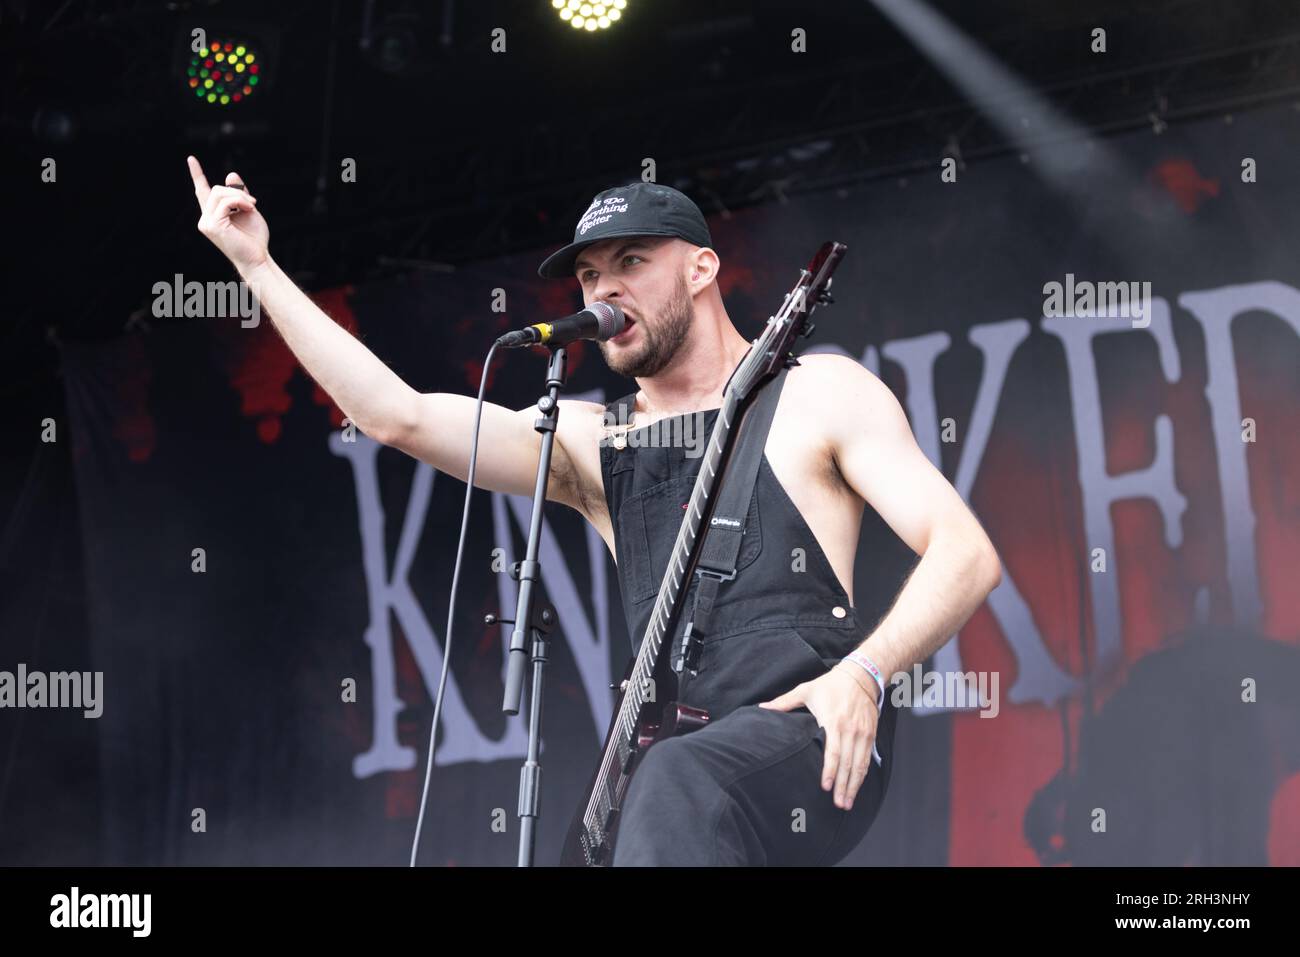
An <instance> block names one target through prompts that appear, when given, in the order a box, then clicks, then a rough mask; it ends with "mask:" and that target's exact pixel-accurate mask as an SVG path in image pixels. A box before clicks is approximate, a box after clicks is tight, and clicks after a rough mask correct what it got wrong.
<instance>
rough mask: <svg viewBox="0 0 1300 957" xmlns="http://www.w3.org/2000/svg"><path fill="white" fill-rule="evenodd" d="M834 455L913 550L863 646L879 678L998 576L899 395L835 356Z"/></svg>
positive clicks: (926, 650)
mask: <svg viewBox="0 0 1300 957" xmlns="http://www.w3.org/2000/svg"><path fill="white" fill-rule="evenodd" d="M833 360H834V362H833V365H834V375H833V379H834V382H835V392H836V395H837V396H838V398H837V403H836V406H837V408H839V409H852V410H853V411H852V412H851V413H849V414H847V415H842V416H841V418H840V419H839V420H838V422H837V425H836V428H835V430H834V432H835V438H834V454H835V459H836V463H837V465H838V466H839V469H840V472H841V474H843V475H844V478H845V480H846V481H847V482H848V483H849V485H850V486H852V487H853V489H854V490H855V491H857V493H858V494H859V495H861V496H862V498H863V499H865V500H866V501H867V502H868V503H869V504H870V505H871V506H872V507H873V508H875V510H876V511H877V512H878V513H879V514H880V517H881V518H883V519H884V520H885V522H886V523H887V524H888V525H889V527H890V528H892V529H893V530H894V531H895V532H896V533H897V534H898V536H899V538H901V539H902V540H903V541H904V542H906V543H907V545H908V546H909V547H910V548H911V549H912V550H913V551H914V552H916V553H917V554H918V555H920V556H921V560H920V562H918V563H917V565H916V567H915V568H914V569H913V570H912V574H911V576H910V577H909V578H908V580H907V582H906V584H905V585H904V586H903V589H902V591H900V592H899V594H898V597H897V598H896V599H895V602H894V605H893V607H892V608H891V609H890V611H889V613H888V614H887V615H886V616H885V617H884V619H883V620H882V621H881V622H880V624H879V625H878V626H877V627H876V629H875V631H873V632H872V633H871V634H870V635H869V636H867V639H866V641H864V642H863V644H862V645H861V650H862V651H863V652H864V653H865V654H867V655H868V656H869V657H870V658H871V659H872V661H874V662H875V663H876V665H877V666H878V667H879V668H880V670H881V671H882V672H883V673H884V675H885V679H886V681H888V680H889V678H890V677H892V676H893V675H894V674H895V673H896V672H898V671H905V670H907V669H908V668H910V667H911V666H912V665H913V664H915V663H916V662H920V661H924V660H925V659H926V658H927V657H929V656H930V655H932V654H933V653H934V652H935V651H937V650H938V649H939V648H940V647H942V646H943V644H944V642H946V641H947V640H948V638H949V637H951V636H952V635H953V634H954V633H955V632H956V631H957V630H958V629H960V628H961V626H962V625H963V624H965V622H966V621H967V619H969V618H970V616H971V615H972V614H974V612H975V609H977V608H978V607H979V606H980V604H981V603H982V602H983V601H984V599H985V598H986V597H987V596H988V593H989V592H990V591H992V590H993V589H994V588H995V587H997V584H998V582H999V581H1000V580H1001V577H1002V571H1001V562H1000V561H999V559H998V555H997V552H996V551H995V550H994V548H993V544H992V543H991V542H990V541H989V538H988V536H987V535H986V534H985V532H984V529H983V528H982V527H981V526H980V523H979V520H978V519H977V518H976V517H975V515H974V514H973V513H972V512H971V510H970V509H969V508H968V507H967V506H966V503H965V502H963V501H962V499H961V496H960V495H958V494H957V490H956V489H954V488H953V487H952V485H951V484H949V482H948V480H947V479H945V478H944V477H943V474H942V473H941V472H940V471H939V470H938V469H936V468H935V467H934V465H933V464H932V463H931V462H930V460H929V459H927V458H926V457H925V454H924V453H923V452H922V451H921V449H920V448H919V447H918V446H917V444H916V439H915V438H914V437H913V435H912V430H911V429H910V428H909V426H908V423H907V417H906V416H905V415H904V414H903V410H902V408H901V407H900V406H899V404H898V400H897V399H895V398H894V394H893V393H892V392H890V391H889V388H888V387H887V386H886V385H885V384H884V383H883V382H881V381H880V380H879V379H877V378H876V377H875V376H874V375H872V374H871V372H870V371H868V370H867V369H864V368H863V367H862V366H861V365H859V364H858V363H857V362H855V361H853V360H852V359H848V358H845V357H833Z"/></svg>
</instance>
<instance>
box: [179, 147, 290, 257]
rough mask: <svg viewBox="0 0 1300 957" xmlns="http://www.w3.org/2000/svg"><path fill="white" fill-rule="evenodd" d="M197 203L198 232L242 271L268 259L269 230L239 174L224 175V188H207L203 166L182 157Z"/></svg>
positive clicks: (193, 159) (191, 159)
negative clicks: (187, 164) (187, 167)
mask: <svg viewBox="0 0 1300 957" xmlns="http://www.w3.org/2000/svg"><path fill="white" fill-rule="evenodd" d="M185 160H186V162H187V163H189V167H190V176H191V177H192V178H193V180H194V195H195V197H196V198H197V199H198V201H199V211H200V212H201V214H202V215H200V216H199V224H198V225H199V232H201V233H202V234H203V235H204V236H207V237H208V239H210V240H212V244H213V245H214V246H216V247H217V248H218V249H220V250H221V251H222V253H224V254H225V256H226V258H227V259H229V260H230V261H231V262H232V263H233V264H234V265H235V268H236V269H238V270H240V272H243V271H245V270H247V269H252V268H254V267H256V266H260V265H261V264H262V263H264V262H266V260H267V243H268V242H269V241H270V239H271V230H270V228H269V227H268V226H267V225H266V220H265V219H263V218H262V214H261V213H259V212H258V211H257V198H256V197H254V196H253V195H252V194H251V193H249V192H248V189H247V187H246V186H245V185H244V182H243V180H241V179H240V178H239V174H238V173H228V174H227V175H226V185H225V186H209V185H208V180H207V177H206V176H204V175H203V167H202V166H200V165H199V161H198V160H197V159H195V158H194V157H193V156H187V157H185Z"/></svg>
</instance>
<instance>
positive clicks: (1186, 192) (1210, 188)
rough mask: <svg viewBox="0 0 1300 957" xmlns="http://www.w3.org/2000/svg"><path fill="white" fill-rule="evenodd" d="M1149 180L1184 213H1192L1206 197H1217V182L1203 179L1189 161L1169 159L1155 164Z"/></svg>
mask: <svg viewBox="0 0 1300 957" xmlns="http://www.w3.org/2000/svg"><path fill="white" fill-rule="evenodd" d="M1151 178H1152V179H1153V180H1155V182H1156V183H1157V184H1159V185H1160V186H1161V187H1162V188H1163V189H1164V190H1165V192H1167V193H1168V194H1169V195H1170V196H1172V197H1173V198H1174V202H1176V203H1177V204H1178V208H1179V209H1181V210H1182V211H1183V212H1184V213H1194V212H1196V210H1197V209H1198V208H1199V207H1200V205H1201V202H1202V201H1203V200H1204V198H1205V197H1207V196H1218V195H1219V181H1218V180H1217V179H1205V178H1204V177H1203V176H1201V174H1200V173H1198V172H1197V171H1196V167H1195V166H1194V165H1192V162H1191V160H1187V159H1171V160H1164V161H1163V162H1160V163H1157V164H1156V165H1155V167H1154V168H1153V169H1152V170H1151Z"/></svg>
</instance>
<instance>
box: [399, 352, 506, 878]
mask: <svg viewBox="0 0 1300 957" xmlns="http://www.w3.org/2000/svg"><path fill="white" fill-rule="evenodd" d="M498 345H500V343H499V342H494V343H493V344H492V348H491V349H489V350H488V354H487V358H486V359H485V360H484V361H483V375H482V377H481V378H480V379H479V384H478V401H477V403H476V404H475V406H474V436H473V439H472V440H471V443H470V451H469V474H468V475H467V476H466V477H465V507H464V508H463V509H462V511H461V516H460V541H459V542H457V544H456V564H455V567H454V569H453V570H452V573H451V602H450V606H449V607H448V608H447V630H446V640H445V641H444V642H443V646H442V675H441V677H439V679H438V694H437V695H436V696H435V698H434V702H433V727H432V728H430V729H429V755H428V757H427V758H426V759H425V768H424V790H423V793H421V795H420V813H419V814H418V815H417V816H416V819H415V840H414V841H413V842H412V844H411V864H410V866H411V867H415V858H416V855H417V854H418V853H419V851H420V831H421V830H422V828H423V826H424V811H425V807H426V805H427V803H428V800H429V782H430V780H431V779H432V777H433V749H434V747H435V745H436V743H437V739H438V716H439V715H440V714H441V713H442V695H443V692H444V691H445V690H446V688H447V670H448V668H449V667H450V666H451V626H452V622H453V620H454V619H455V617H456V590H457V588H458V587H459V585H460V563H461V559H462V558H463V557H464V556H465V532H466V530H467V529H468V528H469V502H470V496H471V495H472V494H473V492H474V468H475V466H476V465H477V464H478V429H479V424H480V422H481V421H482V419H483V391H484V389H485V388H486V387H487V375H488V369H489V368H491V366H492V357H493V355H495V354H496V351H497V346H498Z"/></svg>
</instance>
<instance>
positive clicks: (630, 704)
mask: <svg viewBox="0 0 1300 957" xmlns="http://www.w3.org/2000/svg"><path fill="white" fill-rule="evenodd" d="M846 248H847V247H845V246H844V244H843V243H836V242H827V243H823V244H822V246H821V248H820V249H818V250H817V253H816V255H814V256H813V258H812V260H811V261H810V262H809V264H808V268H806V269H803V270H801V271H800V274H799V279H798V281H797V282H796V283H795V285H794V288H793V289H791V290H790V292H789V293H787V294H786V297H785V301H784V302H783V303H782V305H781V308H780V309H779V310H778V311H777V313H776V314H775V315H773V316H772V317H771V318H770V319H768V321H767V327H766V329H765V331H764V332H763V334H762V335H761V336H760V337H759V338H757V339H755V340H754V342H753V343H752V345H751V346H750V350H749V352H748V353H746V355H745V358H744V359H742V360H741V363H740V365H739V366H737V367H736V369H735V371H733V372H732V374H731V379H730V380H728V383H727V386H726V389H725V391H724V394H723V404H722V407H721V409H720V412H719V415H718V418H717V421H716V422H715V424H714V427H713V433H712V435H710V436H709V442H708V444H707V446H706V447H705V453H704V459H703V461H702V463H701V466H700V471H699V475H698V476H697V477H696V480H695V487H694V489H693V490H692V492H691V500H690V502H689V503H687V504H688V507H687V508H686V514H685V515H683V516H682V524H681V527H680V528H679V529H678V533H677V541H676V543H675V544H674V546H673V552H672V555H671V556H670V558H669V560H668V565H667V569H666V571H665V573H664V577H663V581H662V583H661V584H660V586H659V594H658V596H657V597H656V599H655V605H654V608H653V610H652V613H651V616H650V624H649V626H648V627H647V628H646V631H645V634H644V635H643V636H642V638H641V644H640V646H639V648H638V651H637V655H636V658H635V659H634V660H633V661H632V663H631V664H630V665H629V666H628V670H627V672H626V673H625V674H624V677H623V681H622V683H621V684H620V685H619V689H618V690H619V698H618V702H617V705H616V707H615V708H614V717H613V719H612V720H611V721H610V725H609V730H608V731H607V733H606V735H605V743H604V746H603V747H602V749H601V758H600V764H599V766H598V767H597V768H596V773H595V774H593V775H592V777H591V781H590V783H589V785H588V787H587V791H586V794H587V799H586V801H585V802H584V803H583V805H582V806H581V807H579V809H578V812H577V814H576V815H575V816H574V819H573V824H572V825H571V826H570V828H569V833H568V835H567V837H566V838H565V841H564V849H563V851H562V852H561V855H560V863H561V864H566V865H578V866H587V867H603V866H606V865H608V864H610V863H611V862H612V861H613V859H614V837H615V834H616V832H617V829H618V816H619V810H620V809H621V808H622V806H623V801H624V798H625V797H626V795H627V789H628V786H629V785H630V784H631V781H632V775H633V773H634V772H635V771H636V766H637V764H638V762H639V761H640V759H641V758H642V757H643V756H644V755H645V753H646V750H647V749H649V748H651V747H653V746H654V745H655V743H656V742H659V741H663V740H664V739H665V738H671V737H675V736H677V735H680V734H686V733H689V732H691V731H694V730H696V729H697V728H701V727H703V726H704V725H706V724H708V722H709V714H708V712H707V711H705V710H702V709H700V708H693V707H691V706H690V705H687V704H683V703H682V702H680V701H677V700H676V698H677V694H678V686H677V673H676V672H674V671H673V670H672V669H671V668H670V667H669V666H668V663H667V661H666V656H664V655H662V654H661V653H660V652H661V651H662V650H663V648H664V647H665V646H666V645H667V646H669V647H671V644H672V643H671V641H670V636H671V635H672V634H673V633H674V629H675V627H676V623H677V621H678V618H679V616H680V614H681V611H682V598H683V596H684V594H685V592H686V588H687V585H688V583H689V581H690V579H691V576H692V575H694V574H695V569H696V565H697V564H698V561H699V557H700V551H701V549H700V545H701V544H702V541H703V538H702V535H701V530H702V529H704V528H707V523H708V521H709V519H710V517H711V516H712V514H713V507H714V501H715V498H716V496H715V493H716V492H717V491H718V489H719V487H720V485H721V483H722V479H723V477H724V476H725V473H726V467H727V463H728V461H729V460H730V457H731V451H732V449H733V447H734V446H735V444H736V427H737V426H738V424H739V422H740V420H741V418H742V417H743V416H744V414H745V411H746V410H747V409H748V408H749V407H750V406H751V405H752V403H753V399H754V396H755V393H756V392H757V390H758V388H759V387H760V386H761V385H762V384H763V383H764V382H766V381H769V380H770V379H772V378H774V377H775V376H776V375H777V374H778V373H779V371H780V370H781V369H782V368H783V367H786V366H789V365H797V364H798V359H797V358H795V357H793V356H792V355H791V348H792V347H793V345H794V343H795V340H796V339H798V338H799V337H801V336H807V335H809V334H811V333H812V330H813V326H812V324H811V323H810V322H809V321H808V319H809V316H810V315H811V314H812V312H813V310H814V309H815V308H816V307H817V306H819V305H829V304H830V303H831V302H833V301H834V300H833V299H832V298H831V296H830V292H829V289H830V284H831V274H832V273H833V272H834V271H835V269H836V267H837V266H838V265H839V262H840V260H841V259H842V258H843V256H844V252H845V249H846ZM733 575H734V572H733ZM687 628H688V629H689V628H690V625H689V624H688V625H687ZM686 634H687V632H683V637H685V635H686ZM661 699H662V700H661Z"/></svg>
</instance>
